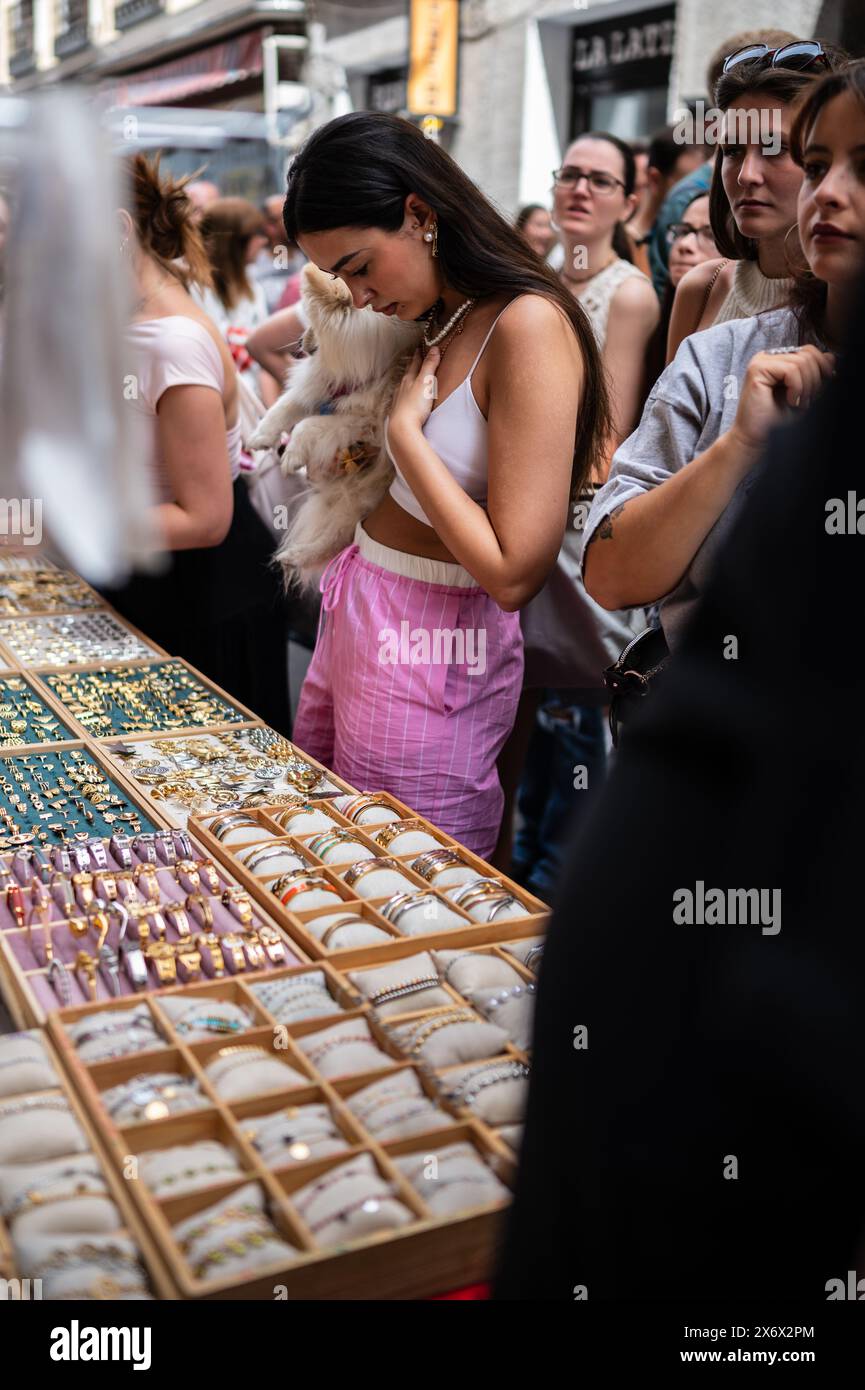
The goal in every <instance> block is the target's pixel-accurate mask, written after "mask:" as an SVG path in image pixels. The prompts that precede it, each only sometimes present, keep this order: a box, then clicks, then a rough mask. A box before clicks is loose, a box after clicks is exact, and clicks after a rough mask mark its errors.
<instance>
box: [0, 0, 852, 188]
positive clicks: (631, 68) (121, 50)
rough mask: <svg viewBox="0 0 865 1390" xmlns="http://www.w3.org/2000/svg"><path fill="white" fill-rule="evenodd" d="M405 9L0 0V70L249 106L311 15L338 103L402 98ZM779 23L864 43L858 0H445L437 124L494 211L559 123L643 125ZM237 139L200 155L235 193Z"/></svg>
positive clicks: (366, 1) (352, 0) (403, 0)
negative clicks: (448, 15) (720, 59)
mask: <svg viewBox="0 0 865 1390" xmlns="http://www.w3.org/2000/svg"><path fill="white" fill-rule="evenodd" d="M408 11H409V0H305V3H304V0H245V3H244V2H243V0H0V84H2V85H3V86H5V87H6V88H7V90H11V91H12V92H27V91H29V90H32V89H33V88H34V87H36V86H40V85H44V84H48V83H54V82H58V81H63V80H66V79H68V78H74V79H77V80H78V81H80V82H82V83H85V84H88V85H92V86H94V87H95V89H96V90H98V91H99V92H100V93H103V94H104V95H105V96H106V98H107V99H108V100H109V101H112V102H113V103H115V104H116V105H119V106H151V107H170V108H175V109H176V108H183V109H184V110H185V111H187V112H189V113H194V112H195V111H196V110H199V109H203V108H206V109H207V110H222V111H227V110H236V111H251V112H256V111H258V112H260V111H262V110H263V109H264V105H265V101H264V78H263V68H264V60H263V44H264V41H265V39H266V38H268V37H269V36H271V35H284V36H287V39H288V40H289V42H288V47H287V49H286V51H285V52H284V53H282V54H281V56H280V72H279V77H280V79H281V80H284V81H287V82H291V81H298V80H299V79H300V77H301V75H302V64H303V57H304V54H303V38H302V36H303V34H304V32H305V29H306V25H307V22H308V21H312V20H315V21H316V22H317V23H320V24H323V25H324V26H325V32H326V35H327V39H326V43H325V45H324V50H323V52H324V54H325V55H326V58H327V59H329V60H330V62H331V64H332V65H334V66H335V69H336V70H337V71H339V70H343V71H344V73H345V78H346V83H347V88H348V99H347V100H348V104H349V105H350V106H353V107H354V108H355V109H360V108H371V109H375V110H381V111H392V112H396V113H399V114H407V112H406V88H407V78H408V61H409V60H408V54H409V18H408ZM778 23H781V24H783V26H784V27H785V28H787V29H789V30H791V31H793V32H795V33H797V34H799V35H801V36H803V37H808V36H811V35H813V34H815V33H817V34H820V35H821V36H823V37H825V38H828V39H831V40H833V41H836V42H837V41H841V42H844V43H846V44H847V46H848V47H849V48H850V49H851V50H852V51H853V52H856V53H860V54H861V53H865V4H863V0H785V3H784V6H783V17H782V18H781V19H779V18H778V4H777V0H724V3H723V4H721V5H714V4H711V3H709V0H461V3H460V26H459V27H460V39H459V77H458V103H457V112H456V115H455V116H454V118H453V119H452V120H447V121H446V122H445V126H444V129H443V130H442V132H441V137H440V138H441V140H442V143H443V144H444V146H445V148H447V149H448V150H449V151H450V152H451V153H452V154H453V155H454V157H455V158H456V159H457V160H458V161H459V162H460V163H461V164H462V166H463V167H464V168H465V169H466V171H467V172H468V173H469V175H470V176H471V177H472V178H474V179H475V181H476V182H477V183H478V184H479V185H480V186H481V187H482V188H483V189H484V191H485V192H486V193H487V195H488V196H489V197H490V198H492V199H493V201H494V202H496V203H497V204H498V205H499V206H500V207H501V208H502V210H503V211H505V212H506V213H512V212H513V211H514V210H515V209H516V208H517V207H518V206H519V205H520V204H522V203H527V202H536V201H537V202H546V201H547V200H548V198H549V192H550V172H551V170H552V169H553V168H555V167H556V166H557V165H558V164H559V163H560V161H561V156H562V153H563V151H564V149H565V147H566V146H567V144H568V142H569V141H570V140H571V139H572V138H573V136H574V135H575V134H578V133H579V132H580V131H584V130H589V129H592V128H600V129H607V130H612V131H613V132H614V133H615V134H618V135H621V136H623V137H624V138H634V137H639V136H647V135H649V134H651V132H652V131H653V130H655V129H656V128H657V127H658V126H660V125H663V124H664V123H665V121H667V120H670V119H672V118H673V117H674V115H675V113H676V112H677V111H679V110H681V108H682V107H683V106H685V105H687V104H688V103H693V102H694V101H696V100H697V99H699V98H701V97H706V95H707V93H706V79H705V71H706V67H707V65H708V61H709V59H710V57H711V56H712V54H713V53H714V52H715V51H716V50H717V49H718V47H719V46H721V45H722V44H723V43H724V42H725V40H727V39H729V38H730V37H732V36H733V35H735V34H737V33H740V32H741V31H743V30H746V29H754V28H759V27H768V26H773V27H774V26H776V25H777V24H778ZM310 32H311V30H310ZM290 36H295V38H297V39H299V44H298V46H297V47H296V48H294V49H292V48H291V45H290ZM415 114H418V113H415ZM283 154H284V152H283ZM235 155H236V151H235V152H233V153H232V152H227V153H226V152H220V153H219V154H218V155H214V156H211V157H210V160H209V162H210V164H211V168H212V171H213V172H214V174H215V175H216V176H219V175H220V173H222V175H223V176H224V177H222V180H221V181H222V183H223V186H224V187H225V191H227V192H250V191H251V189H250V187H249V179H250V177H251V175H250V170H249V168H245V169H244V172H243V173H242V175H240V176H235V172H233V171H234V164H233V163H232V161H233V160H234V159H235ZM259 160H260V155H259ZM181 162H182V161H181ZM278 163H279V161H278V160H276V161H272V169H275V168H276V166H277V164H278Z"/></svg>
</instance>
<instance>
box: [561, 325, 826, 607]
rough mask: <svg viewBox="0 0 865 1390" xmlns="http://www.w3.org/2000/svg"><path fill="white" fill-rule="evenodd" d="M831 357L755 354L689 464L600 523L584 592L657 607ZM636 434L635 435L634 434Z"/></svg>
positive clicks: (806, 352)
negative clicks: (719, 427) (725, 423)
mask: <svg viewBox="0 0 865 1390" xmlns="http://www.w3.org/2000/svg"><path fill="white" fill-rule="evenodd" d="M832 366H833V359H832V357H831V355H830V354H828V353H820V352H818V351H817V349H816V348H813V347H805V348H801V349H800V350H799V351H798V352H791V353H779V354H772V353H767V352H760V353H757V354H756V356H755V357H753V358H752V359H751V362H750V363H749V365H748V370H747V372H746V373H745V380H744V383H743V386H742V392H741V396H740V399H739V407H738V410H737V412H736V418H735V420H734V422H733V424H732V425H731V427H730V429H728V430H727V431H726V432H725V433H724V434H722V435H721V436H720V437H719V438H718V439H716V441H715V443H714V444H712V445H710V447H709V448H708V449H706V451H705V452H704V453H702V454H700V455H699V457H698V458H695V459H694V461H693V462H692V463H689V464H687V466H686V467H683V468H681V469H680V470H679V471H678V472H677V473H674V474H673V475H672V476H670V477H668V478H666V479H665V480H664V481H663V482H662V483H659V484H658V486H657V487H653V488H651V489H650V490H649V491H648V492H642V493H640V494H639V495H638V496H636V497H630V498H628V499H627V500H626V501H624V502H622V503H621V504H620V505H619V506H614V507H613V510H612V511H611V512H609V513H608V514H607V515H606V516H604V518H603V520H602V521H601V523H600V525H599V526H598V527H597V529H596V531H595V532H594V535H592V536H591V538H590V539H589V541H588V543H587V545H586V550H585V555H584V559H583V578H584V581H585V586H586V590H587V592H588V593H589V594H590V595H591V597H592V598H593V599H594V600H595V602H596V603H599V604H600V605H601V607H602V608H608V609H616V608H631V607H635V606H637V605H645V604H650V603H656V602H657V601H658V600H659V599H662V598H666V596H667V594H669V593H671V592H672V590H673V589H675V587H676V585H677V584H678V583H679V582H680V581H681V579H682V577H683V575H684V574H685V573H686V572H687V570H688V567H689V566H690V564H691V562H692V560H693V558H694V556H695V554H696V553H697V551H698V550H699V548H700V546H701V545H702V543H703V541H704V540H705V539H706V536H707V535H708V534H709V532H710V531H711V529H712V527H713V526H714V525H715V522H716V521H717V520H718V517H719V516H720V515H721V513H722V512H723V511H724V509H725V508H726V507H727V506H728V504H729V502H730V500H731V498H732V496H733V493H734V492H735V491H736V488H737V487H738V486H739V483H740V482H741V481H742V479H743V478H744V477H745V476H746V475H747V474H748V473H749V472H750V471H751V469H752V468H753V467H754V464H755V463H756V462H757V460H758V459H759V457H760V454H761V452H762V449H763V444H764V441H765V438H766V435H767V434H768V432H769V430H770V429H771V428H772V427H773V426H774V425H776V424H779V423H780V422H781V421H782V419H783V418H784V415H785V414H786V411H787V407H788V406H794V407H797V408H804V407H805V406H807V405H808V404H809V403H810V401H811V399H812V397H813V396H814V395H815V394H816V392H817V390H818V389H819V386H820V383H821V382H822V380H823V378H824V377H825V376H826V375H828V373H829V372H830V371H831V370H832ZM638 433H639V431H638Z"/></svg>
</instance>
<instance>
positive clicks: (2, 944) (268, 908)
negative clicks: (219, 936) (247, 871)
mask: <svg viewBox="0 0 865 1390" xmlns="http://www.w3.org/2000/svg"><path fill="white" fill-rule="evenodd" d="M193 847H194V849H195V850H196V851H197V857H199V858H201V859H205V858H207V857H208V856H207V854H206V853H205V850H204V848H203V846H201V845H199V844H197V843H196V842H195V840H194V839H193ZM11 857H12V856H11V854H10V853H8V852H7V853H6V854H5V855H4V856H2V858H4V859H6V860H7V861H11ZM157 867H158V868H159V869H162V870H164V869H165V868H166V867H167V866H166V865H164V864H160V865H158V866H157ZM216 867H217V869H218V872H219V873H220V876H221V877H223V878H224V879H225V880H227V882H228V883H229V884H232V883H234V882H235V879H234V876H233V874H231V873H230V872H229V871H228V870H227V869H226V867H225V865H223V864H221V863H218V864H217V866H216ZM16 881H17V880H16ZM202 891H205V890H202ZM205 896H207V897H209V896H210V894H207V893H206V891H205ZM276 905H277V906H278V904H276ZM256 908H257V909H258V910H259V911H260V913H261V916H263V917H264V918H265V919H266V921H267V923H268V924H269V925H272V926H274V927H275V928H276V930H277V931H278V933H279V935H280V937H281V939H282V941H283V943H284V945H285V947H286V949H287V950H289V951H290V952H291V953H292V955H294V956H296V957H297V960H298V962H299V963H304V962H309V961H310V960H311V957H310V956H309V955H308V953H306V952H304V950H303V949H302V947H301V946H300V945H299V944H298V943H297V942H296V941H295V940H294V939H293V938H292V937H290V936H289V935H288V933H287V932H286V930H285V926H284V924H283V922H282V921H281V920H280V919H279V917H277V916H276V914H275V913H274V912H273V911H272V905H271V904H258V903H256ZM5 910H6V909H5V908H4V906H3V904H2V892H0V914H2V913H4V912H5ZM56 925H57V926H60V925H62V920H61V919H60V918H58V919H57V923H56ZM26 935H27V927H26V926H25V927H24V928H23V929H22V928H19V927H14V926H13V927H7V928H5V929H4V928H3V927H2V926H0V993H2V994H3V996H4V999H5V1001H6V1004H7V1007H8V1009H9V1012H10V1014H11V1015H12V1018H13V1020H14V1022H15V1024H16V1027H18V1028H20V1029H25V1028H34V1027H42V1026H43V1025H44V1024H45V1023H46V1022H47V1019H48V1015H49V1013H52V1012H54V1010H53V1009H52V1010H46V1008H45V1007H44V1005H43V1004H42V1003H41V1002H40V1000H39V999H38V998H37V995H36V994H35V992H34V990H33V985H32V981H33V980H34V979H35V978H42V977H43V976H44V975H45V973H46V972H45V967H42V966H39V967H37V968H36V969H33V970H27V969H25V968H24V967H23V966H22V964H21V962H20V961H19V959H18V957H17V955H16V953H15V950H14V949H13V942H14V939H15V938H17V937H26ZM281 969H282V967H279V966H273V967H271V968H269V969H267V970H263V971H253V970H249V971H246V972H244V978H246V977H247V976H248V977H249V978H252V979H255V980H267V979H268V978H269V977H270V976H273V975H275V974H277V973H278V972H279V971H280V970H281ZM227 978H228V979H233V978H239V975H238V976H232V975H228V976H227ZM171 988H174V986H170V985H166V986H159V985H156V984H152V985H151V987H150V988H149V989H148V990H146V991H141V992H139V993H135V994H126V995H122V996H120V998H119V1000H118V1001H117V1002H118V1003H120V1004H121V1005H122V1004H123V1003H124V1002H125V1003H126V1004H127V1005H128V1006H129V1007H132V1005H133V1004H134V1003H135V1002H136V1000H138V999H140V998H142V997H143V995H144V994H145V993H146V994H160V993H162V992H163V991H164V990H165V989H171ZM103 1002H108V1001H104V1000H96V1001H93V1002H92V1003H88V1004H87V1007H88V1008H94V1007H95V1006H96V1004H97V1003H103ZM62 1007H63V1006H62V1005H61V1003H60V1002H59V1001H58V1002H57V1003H56V1004H55V1009H60V1008H62ZM82 1007H83V1006H82Z"/></svg>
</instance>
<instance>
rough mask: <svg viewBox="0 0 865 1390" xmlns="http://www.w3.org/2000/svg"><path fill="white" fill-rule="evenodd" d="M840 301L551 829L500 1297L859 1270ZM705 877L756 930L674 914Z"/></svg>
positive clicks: (848, 406) (577, 1295)
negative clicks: (524, 1103)
mask: <svg viewBox="0 0 865 1390" xmlns="http://www.w3.org/2000/svg"><path fill="white" fill-rule="evenodd" d="M863 289H865V286H863ZM857 300H858V303H855V304H854V305H852V309H853V312H852V313H851V316H850V321H849V326H850V334H849V339H848V343H847V350H846V354H845V356H844V357H842V359H841V360H840V364H839V368H838V375H837V377H836V378H835V379H834V380H831V381H829V382H828V384H827V385H826V386H825V387H824V389H823V393H822V395H821V397H820V399H818V401H817V402H816V404H815V406H814V407H813V408H812V409H811V410H810V411H809V412H808V414H807V415H806V416H805V417H804V418H803V419H802V420H801V421H797V422H796V423H795V424H794V425H791V426H787V427H786V428H785V429H784V430H782V431H779V432H778V433H777V434H776V435H774V436H773V437H772V438H771V440H770V442H769V447H768V457H767V460H766V466H765V472H764V474H763V476H762V477H760V478H759V479H758V480H757V481H756V485H755V487H754V489H753V493H752V495H751V499H750V502H749V505H748V506H747V508H746V509H745V511H744V512H743V515H742V517H741V519H740V521H739V523H738V525H737V528H736V530H735V532H734V533H733V535H732V536H731V538H730V540H729V542H728V544H727V546H726V547H725V549H724V550H723V552H722V553H721V555H720V557H719V561H718V567H717V571H716V573H715V576H714V578H713V580H712V582H711V583H710V585H709V587H708V588H707V590H706V593H705V596H704V599H703V601H702V602H701V604H700V606H699V609H698V611H697V613H696V615H695V618H694V621H693V623H692V625H691V628H690V631H689V632H688V633H687V635H686V636H685V639H684V641H683V643H682V645H681V647H680V648H679V649H678V650H677V652H676V655H675V657H674V659H673V661H672V662H671V664H670V667H669V673H668V675H667V677H666V679H665V682H664V687H663V689H659V691H658V695H657V699H653V700H650V701H647V702H646V709H645V715H644V717H643V718H641V719H638V720H636V721H635V722H634V725H633V728H632V730H630V731H629V737H628V739H627V740H625V741H624V742H623V747H622V751H621V754H620V755H619V757H618V758H617V760H616V765H615V768H614V770H613V773H612V775H611V778H610V781H609V782H608V784H607V786H606V788H605V789H604V793H603V795H602V797H601V799H600V800H599V802H598V803H597V805H596V809H595V812H594V815H593V817H592V819H591V822H590V823H589V824H588V825H587V827H586V831H585V833H584V834H582V835H581V836H579V837H578V838H577V839H576V840H575V841H574V842H573V843H572V844H571V846H570V856H569V857H570V866H569V869H568V872H567V874H566V877H565V879H564V881H563V883H562V887H561V892H560V895H559V905H558V910H557V912H556V913H555V915H554V917H553V920H552V923H551V926H550V931H549V934H548V938H547V945H546V948H545V951H544V963H543V967H542V969H541V972H540V978H539V983H538V998H537V1012H536V1020H535V1038H534V1048H535V1062H534V1067H533V1073H532V1081H531V1086H530V1092H529V1104H528V1113H527V1117H526V1130H525V1137H524V1142H523V1149H522V1155H521V1166H520V1173H519V1177H518V1184H517V1194H516V1201H515V1204H514V1208H513V1212H512V1220H511V1222H510V1227H509V1236H508V1241H507V1246H506V1250H505V1255H504V1260H503V1264H502V1267H501V1270H500V1272H499V1278H498V1282H497V1285H496V1296H497V1297H498V1298H500V1299H501V1298H503V1299H562V1300H566V1301H568V1302H573V1301H574V1300H581V1301H582V1300H583V1299H588V1301H589V1303H590V1304H591V1303H593V1302H597V1301H598V1300H602V1299H614V1300H626V1299H639V1300H641V1301H648V1300H684V1299H730V1300H736V1299H755V1300H761V1301H763V1300H766V1302H767V1303H768V1302H769V1301H771V1300H774V1299H779V1300H780V1299H788V1298H799V1299H802V1300H804V1301H806V1302H810V1303H812V1304H815V1303H822V1302H825V1301H828V1299H829V1298H830V1296H831V1297H834V1298H837V1297H838V1296H839V1295H838V1293H837V1289H838V1287H839V1284H838V1281H841V1286H842V1287H846V1286H847V1281H848V1273H849V1271H852V1270H858V1277H859V1278H862V1276H863V1275H865V1263H863V1261H865V1240H863V1236H865V1197H863V1189H862V1174H863V1172H865V1107H863V1104H862V1076H863V1073H865V934H863V931H862V925H861V919H860V912H861V900H862V873H861V862H862V850H861V843H862V829H861V822H862V800H863V791H862V789H863V786H865V740H863V735H862V726H861V724H860V723H859V720H858V717H857V716H858V713H859V711H860V709H861V707H862V701H863V696H865V677H863V668H862V667H861V666H859V665H857V664H856V662H855V661H852V660H850V659H849V652H850V637H851V634H855V633H856V631H857V630H858V618H859V611H860V607H861V585H862V560H861V550H860V546H861V543H862V542H861V539H860V537H859V534H858V528H857V527H856V526H855V523H854V527H853V530H852V531H851V529H850V526H849V522H848V526H847V530H846V533H845V534H841V535H839V534H833V533H832V532H831V531H830V530H829V526H828V520H829V517H830V515H831V514H832V511H837V510H838V509H837V508H833V507H832V502H833V499H835V500H840V501H842V502H843V504H844V507H845V508H846V507H847V505H848V501H849V498H850V497H855V495H856V491H857V490H858V489H859V488H861V486H862V482H861V461H860V460H861V448H858V447H856V443H855V440H856V438H858V436H859V435H860V433H861V416H862V405H861V396H862V386H861V382H862V372H863V368H865V294H861V295H858V296H857ZM731 637H735V639H736V655H735V659H728V655H729V654H730V650H731V649H730V639H731ZM703 885H705V889H706V893H707V895H708V892H709V890H710V889H713V888H720V889H721V890H722V891H723V892H724V893H725V894H726V896H727V901H728V902H729V895H730V894H731V893H732V892H739V893H741V892H742V891H743V890H744V891H746V892H747V891H749V890H750V891H753V890H757V891H758V895H759V896H760V897H761V903H760V920H761V922H762V923H763V925H760V924H758V923H754V921H753V918H752V919H751V921H750V922H743V921H738V922H735V923H731V922H730V920H729V918H728V920H727V923H726V925H709V921H710V920H711V919H710V918H709V915H708V913H707V914H706V919H707V920H706V924H702V917H701V915H695V914H693V913H692V914H691V917H692V921H693V924H692V925H686V924H683V920H682V917H681V915H680V916H678V918H677V916H676V915H674V907H675V904H676V902H677V901H678V902H681V901H682V900H681V898H677V896H676V895H677V894H681V893H682V890H683V889H687V890H688V892H690V893H693V894H694V895H695V897H696V896H697V895H698V893H699V892H700V891H701V890H702V886H703ZM776 893H777V894H778V895H779V897H778V898H777V899H775V898H774V895H775V894H776ZM762 895H767V896H768V899H769V900H770V901H772V919H773V920H772V922H771V925H767V923H766V915H764V909H763V899H762ZM782 906H783V913H782V911H781V907H782ZM851 907H852V909H853V910H852V911H851ZM737 915H738V914H737ZM722 920H723V919H722ZM841 1296H842V1297H843V1296H844V1295H843V1294H842V1295H841ZM848 1296H849V1295H848ZM854 1296H855V1295H854ZM860 1296H861V1295H860Z"/></svg>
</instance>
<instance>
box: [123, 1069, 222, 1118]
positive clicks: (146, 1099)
mask: <svg viewBox="0 0 865 1390" xmlns="http://www.w3.org/2000/svg"><path fill="white" fill-rule="evenodd" d="M184 1089H186V1090H188V1091H189V1093H190V1094H195V1093H196V1092H198V1091H199V1087H198V1082H197V1081H196V1080H195V1078H194V1077H191V1076H175V1077H173V1078H172V1079H171V1080H170V1081H162V1082H157V1081H154V1080H153V1077H152V1073H151V1072H141V1073H140V1074H139V1075H138V1076H133V1077H131V1079H130V1080H129V1081H127V1082H126V1084H125V1086H124V1094H123V1095H121V1096H120V1097H118V1098H117V1099H116V1100H115V1101H114V1102H113V1103H112V1104H111V1105H106V1106H105V1108H106V1110H107V1111H108V1114H109V1115H110V1116H111V1117H112V1119H113V1118H114V1116H115V1115H116V1114H117V1112H118V1110H122V1109H123V1107H124V1106H125V1105H129V1104H130V1103H132V1104H133V1105H134V1106H135V1107H136V1109H137V1110H140V1109H141V1107H142V1105H144V1106H148V1107H149V1106H150V1105H152V1104H153V1103H154V1102H156V1103H157V1104H159V1103H160V1098H164V1100H173V1099H174V1098H175V1095H176V1094H177V1092H178V1091H182V1090H184ZM102 1103H103V1105H105V1101H104V1099H103V1102H102ZM166 1113H168V1111H166ZM145 1118H146V1119H148V1120H155V1119H162V1118H163V1117H162V1116H161V1115H147V1114H145Z"/></svg>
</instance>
